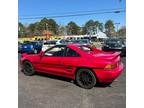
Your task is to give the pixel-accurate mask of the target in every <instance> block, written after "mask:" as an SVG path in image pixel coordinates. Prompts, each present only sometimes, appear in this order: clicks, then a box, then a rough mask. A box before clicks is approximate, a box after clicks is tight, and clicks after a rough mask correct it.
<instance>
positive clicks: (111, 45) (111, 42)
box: [102, 38, 126, 56]
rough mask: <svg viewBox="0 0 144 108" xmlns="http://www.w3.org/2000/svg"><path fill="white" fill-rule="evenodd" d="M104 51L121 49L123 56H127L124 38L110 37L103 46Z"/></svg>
mask: <svg viewBox="0 0 144 108" xmlns="http://www.w3.org/2000/svg"><path fill="white" fill-rule="evenodd" d="M102 50H103V51H112V52H115V51H119V52H121V56H126V45H125V42H124V41H123V40H122V39H119V38H109V39H107V40H105V42H104V44H103V46H102Z"/></svg>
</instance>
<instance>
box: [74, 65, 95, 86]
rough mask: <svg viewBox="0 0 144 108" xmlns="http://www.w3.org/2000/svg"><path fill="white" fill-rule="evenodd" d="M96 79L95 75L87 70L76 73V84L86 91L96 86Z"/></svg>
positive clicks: (83, 69)
mask: <svg viewBox="0 0 144 108" xmlns="http://www.w3.org/2000/svg"><path fill="white" fill-rule="evenodd" d="M96 82H97V80H96V77H95V75H94V73H93V72H92V71H91V70H90V69H87V68H82V69H79V70H78V71H77V73H76V83H77V84H78V85H79V86H80V87H82V88H85V89H91V88H93V87H94V86H95V85H96Z"/></svg>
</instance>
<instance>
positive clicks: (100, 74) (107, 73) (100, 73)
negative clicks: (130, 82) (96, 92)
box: [94, 63, 124, 83]
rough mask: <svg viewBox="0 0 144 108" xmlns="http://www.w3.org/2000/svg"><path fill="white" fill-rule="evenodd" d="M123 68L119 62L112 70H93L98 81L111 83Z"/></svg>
mask: <svg viewBox="0 0 144 108" xmlns="http://www.w3.org/2000/svg"><path fill="white" fill-rule="evenodd" d="M123 68H124V65H123V64H122V63H120V65H119V66H118V67H117V68H115V69H113V70H106V69H94V72H95V73H96V76H97V78H98V81H99V83H111V82H113V80H115V79H116V78H117V77H118V76H119V75H120V74H121V73H122V71H123Z"/></svg>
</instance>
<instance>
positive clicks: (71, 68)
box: [62, 47, 81, 78]
mask: <svg viewBox="0 0 144 108" xmlns="http://www.w3.org/2000/svg"><path fill="white" fill-rule="evenodd" d="M79 62H81V56H80V54H79V53H78V52H76V51H74V50H73V49H71V48H68V47H67V48H66V49H65V52H64V57H63V59H62V65H63V66H64V73H65V75H66V76H67V77H70V78H74V74H75V70H76V68H77V66H78V64H79Z"/></svg>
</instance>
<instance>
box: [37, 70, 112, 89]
mask: <svg viewBox="0 0 144 108" xmlns="http://www.w3.org/2000/svg"><path fill="white" fill-rule="evenodd" d="M35 75H38V76H41V77H46V78H51V79H55V80H60V81H65V82H69V83H73V84H75V85H76V86H78V84H77V83H76V81H74V80H73V79H70V78H66V77H62V76H57V75H51V74H47V73H40V72H37V73H36V74H35ZM94 87H96V88H106V87H111V85H110V84H102V83H97V84H96V85H95V86H94Z"/></svg>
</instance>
